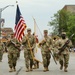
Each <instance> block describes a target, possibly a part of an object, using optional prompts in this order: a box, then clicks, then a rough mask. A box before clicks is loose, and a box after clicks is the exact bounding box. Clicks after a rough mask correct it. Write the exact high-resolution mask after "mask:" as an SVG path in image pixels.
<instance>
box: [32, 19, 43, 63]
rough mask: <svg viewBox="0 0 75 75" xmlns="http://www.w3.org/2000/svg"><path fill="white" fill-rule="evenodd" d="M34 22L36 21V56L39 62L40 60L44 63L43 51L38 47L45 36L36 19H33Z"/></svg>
mask: <svg viewBox="0 0 75 75" xmlns="http://www.w3.org/2000/svg"><path fill="white" fill-rule="evenodd" d="M33 20H34V33H35V38H36V48H35V50H34V55H35V58H36V59H37V60H39V61H40V62H42V61H43V59H42V54H41V50H40V48H38V46H37V45H38V43H39V42H40V41H41V40H42V38H43V36H42V33H41V31H40V29H39V27H38V25H37V23H36V20H35V19H34V18H33ZM37 39H38V42H37Z"/></svg>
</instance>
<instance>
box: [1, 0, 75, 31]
mask: <svg viewBox="0 0 75 75" xmlns="http://www.w3.org/2000/svg"><path fill="white" fill-rule="evenodd" d="M17 1H18V5H19V8H20V11H21V14H22V16H23V17H24V20H25V22H26V25H27V27H28V28H31V29H32V32H34V21H33V18H32V16H33V17H34V18H35V20H36V23H37V25H38V27H39V29H40V31H41V32H43V30H45V29H47V30H49V32H52V28H51V27H49V26H48V22H49V21H51V17H52V16H53V15H54V14H55V13H57V11H58V10H61V9H62V8H63V7H64V6H65V5H75V0H17ZM7 5H14V7H11V6H10V7H8V8H6V9H5V10H3V11H2V15H1V17H2V18H4V19H5V24H4V27H11V28H13V30H14V27H15V16H16V0H0V8H3V7H5V6H7Z"/></svg>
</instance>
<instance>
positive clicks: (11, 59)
mask: <svg viewBox="0 0 75 75" xmlns="http://www.w3.org/2000/svg"><path fill="white" fill-rule="evenodd" d="M16 41H17V40H16V39H15V38H14V35H13V33H12V34H11V38H10V39H9V40H8V42H7V48H8V64H9V68H10V70H9V72H13V71H16V63H17V53H18V49H17V45H16Z"/></svg>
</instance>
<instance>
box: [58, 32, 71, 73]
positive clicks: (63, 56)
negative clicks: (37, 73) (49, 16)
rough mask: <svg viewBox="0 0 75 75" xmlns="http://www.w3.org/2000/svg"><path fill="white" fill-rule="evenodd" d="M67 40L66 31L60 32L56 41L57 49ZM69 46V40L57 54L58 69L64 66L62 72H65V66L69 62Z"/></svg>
mask: <svg viewBox="0 0 75 75" xmlns="http://www.w3.org/2000/svg"><path fill="white" fill-rule="evenodd" d="M67 40H68V38H67V37H66V33H65V32H62V34H61V38H60V39H59V40H58V42H57V44H58V49H60V48H61V47H62V46H63V45H64V44H65V42H66V41H67ZM70 46H72V43H71V42H70V43H69V44H68V45H67V47H66V48H65V49H64V51H63V52H62V53H61V54H60V55H59V63H60V70H62V69H63V66H64V72H67V67H68V64H69V47H70Z"/></svg>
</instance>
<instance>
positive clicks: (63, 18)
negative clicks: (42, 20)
mask: <svg viewBox="0 0 75 75" xmlns="http://www.w3.org/2000/svg"><path fill="white" fill-rule="evenodd" d="M49 26H52V27H53V33H52V34H56V35H60V34H61V32H62V31H65V32H66V33H67V36H68V37H70V36H71V35H72V34H73V33H75V13H70V12H68V11H65V10H59V11H58V12H57V13H56V14H54V16H53V17H52V20H51V21H50V22H49ZM74 36H75V35H74ZM72 41H73V43H74V44H75V42H74V41H75V37H73V39H72Z"/></svg>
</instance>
